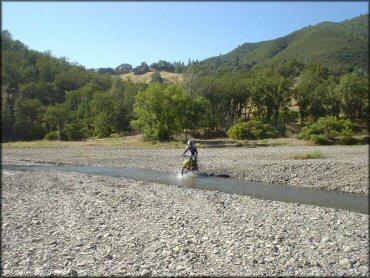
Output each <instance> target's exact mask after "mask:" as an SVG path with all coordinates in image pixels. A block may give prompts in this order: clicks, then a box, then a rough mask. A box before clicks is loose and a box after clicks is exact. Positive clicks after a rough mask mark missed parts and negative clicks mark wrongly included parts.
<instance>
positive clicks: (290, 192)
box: [2, 164, 369, 214]
mask: <svg viewBox="0 0 370 278" xmlns="http://www.w3.org/2000/svg"><path fill="white" fill-rule="evenodd" d="M2 169H3V170H17V171H32V172H34V171H64V172H78V173H84V174H95V175H105V176H113V177H126V178H132V179H135V180H140V181H146V182H154V183H162V184H170V185H177V186H181V187H185V188H195V189H201V190H213V191H220V192H225V193H230V194H238V195H247V196H250V197H255V198H259V199H265V200H273V201H282V202H289V203H300V204H309V205H315V206H321V207H329V208H335V209H344V210H349V211H354V212H360V213H363V214H369V205H368V199H369V196H368V194H366V195H364V194H350V193H342V192H337V191H327V190H319V189H311V188H297V187H292V186H288V185H284V184H276V183H274V184H270V183H265V182H249V181H244V180H241V179H232V178H220V177H209V176H207V175H202V174H201V175H195V174H188V175H185V176H181V174H180V173H176V172H164V171H161V172H158V171H152V170H142V169H135V168H112V167H96V166H55V165H15V164H5V165H4V164H3V165H2Z"/></svg>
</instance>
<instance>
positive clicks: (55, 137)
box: [44, 131, 58, 140]
mask: <svg viewBox="0 0 370 278" xmlns="http://www.w3.org/2000/svg"><path fill="white" fill-rule="evenodd" d="M44 139H46V140H58V131H49V132H48V133H47V134H46V135H45V137H44Z"/></svg>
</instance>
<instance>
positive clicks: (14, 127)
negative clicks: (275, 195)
mask: <svg viewBox="0 0 370 278" xmlns="http://www.w3.org/2000/svg"><path fill="white" fill-rule="evenodd" d="M1 43H2V59H3V62H2V77H3V78H2V84H1V85H2V113H1V117H2V140H3V141H7V140H35V139H42V138H47V139H59V140H78V139H82V138H87V137H91V136H98V137H107V136H109V135H110V134H112V133H126V132H130V131H132V130H133V129H139V130H142V131H143V133H144V136H145V138H147V139H151V140H168V139H171V137H173V136H174V135H176V134H182V133H185V135H186V136H187V135H188V132H189V131H202V130H203V132H204V133H205V134H224V135H226V134H227V131H228V130H230V129H231V128H232V127H235V126H236V125H238V126H237V127H235V128H234V129H233V130H232V132H231V131H230V132H229V133H228V134H231V133H233V134H239V135H236V136H242V135H240V134H246V133H248V134H253V136H254V137H256V138H259V137H260V136H262V135H263V136H270V135H271V136H277V134H280V135H284V133H285V132H286V128H287V125H288V124H292V123H293V124H298V125H299V126H300V127H304V126H306V125H308V124H310V123H313V122H316V121H318V120H319V119H320V118H322V117H337V118H343V119H349V120H352V121H353V120H362V121H363V122H366V123H367V121H368V117H369V101H368V76H367V74H364V73H362V74H360V73H356V72H348V71H345V70H343V69H338V70H330V69H328V68H325V67H323V66H321V65H314V64H303V63H299V62H297V61H295V60H290V61H275V62H272V63H268V64H264V65H262V64H261V65H240V64H239V62H238V60H237V59H236V60H235V61H234V62H233V63H230V64H225V65H224V66H218V67H210V66H209V64H204V63H202V62H197V61H196V62H190V63H189V64H188V65H187V66H185V65H184V64H183V63H180V62H179V63H176V64H175V66H174V68H172V67H171V69H172V70H173V71H175V72H176V67H177V68H178V69H177V70H180V69H179V67H181V68H182V69H181V71H184V74H183V82H182V83H181V84H179V85H174V84H163V82H162V81H163V79H162V78H161V75H160V73H159V71H156V72H154V73H153V75H152V80H151V83H150V84H145V83H133V82H132V81H122V80H121V79H120V78H119V77H117V76H114V75H112V74H111V72H110V71H108V72H107V73H105V74H99V73H97V72H96V71H94V70H87V69H85V68H84V67H82V66H79V65H76V64H72V63H70V62H68V60H67V59H66V58H56V57H54V56H53V55H52V54H51V53H50V52H45V53H40V52H37V51H33V50H29V49H28V48H27V46H25V45H24V44H22V43H21V42H19V41H15V40H13V39H12V38H11V35H10V33H9V32H7V31H3V32H2V35H1ZM162 66H164V67H167V66H170V65H169V64H167V63H164V61H163V63H162V64H158V65H156V67H158V69H157V70H161V69H162V68H161V67H162ZM147 68H148V65H147V64H146V63H142V65H141V66H140V68H139V69H137V70H138V71H140V70H142V69H145V70H147ZM115 70H119V71H122V72H125V71H127V70H132V68H131V67H130V65H128V64H122V65H121V66H119V67H117V68H116V69H115ZM134 70H135V69H134ZM248 122H251V123H250V124H243V123H248ZM241 128H244V130H241ZM259 129H261V131H259ZM262 129H263V130H262ZM261 132H263V133H261Z"/></svg>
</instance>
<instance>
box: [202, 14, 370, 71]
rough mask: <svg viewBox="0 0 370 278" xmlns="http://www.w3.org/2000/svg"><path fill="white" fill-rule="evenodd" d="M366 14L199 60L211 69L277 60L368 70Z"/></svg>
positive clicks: (309, 27) (247, 44) (307, 28)
mask: <svg viewBox="0 0 370 278" xmlns="http://www.w3.org/2000/svg"><path fill="white" fill-rule="evenodd" d="M368 21H369V15H368V14H365V15H361V16H358V17H355V18H353V19H350V20H345V21H342V22H339V23H333V22H321V23H319V24H317V25H314V26H308V27H305V28H302V29H300V30H298V31H295V32H293V33H290V34H288V35H287V36H284V37H281V38H277V39H274V40H269V41H262V42H258V43H244V44H243V45H241V46H239V47H238V48H236V49H234V50H232V51H231V52H229V53H227V54H225V55H220V56H218V57H211V58H208V59H205V60H203V61H202V63H204V64H208V65H210V66H211V67H212V66H213V67H217V66H219V65H222V64H225V63H238V64H249V65H254V64H261V63H266V62H268V61H271V60H277V59H286V60H289V59H296V60H297V61H299V62H303V63H310V62H311V63H320V64H322V65H324V66H327V67H329V68H331V67H335V66H341V65H347V66H350V67H355V68H363V69H366V70H368V61H369V43H368V38H369V34H368V26H369V24H368Z"/></svg>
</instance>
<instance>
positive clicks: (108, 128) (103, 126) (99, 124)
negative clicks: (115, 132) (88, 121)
mask: <svg viewBox="0 0 370 278" xmlns="http://www.w3.org/2000/svg"><path fill="white" fill-rule="evenodd" d="M94 133H95V135H96V136H98V137H99V138H103V137H108V136H109V135H110V134H111V133H112V122H111V119H110V117H109V116H108V115H107V114H106V113H104V112H101V113H100V114H99V115H97V116H96V117H95V119H94Z"/></svg>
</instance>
